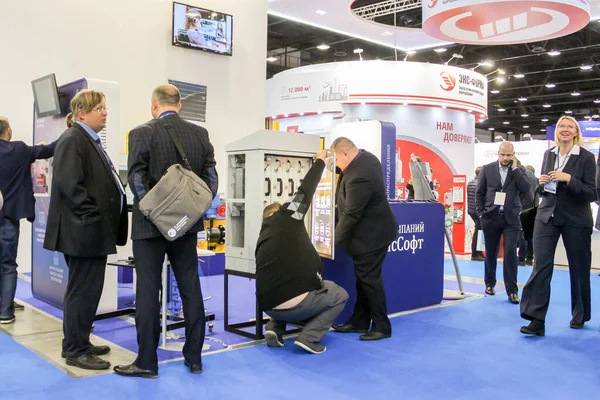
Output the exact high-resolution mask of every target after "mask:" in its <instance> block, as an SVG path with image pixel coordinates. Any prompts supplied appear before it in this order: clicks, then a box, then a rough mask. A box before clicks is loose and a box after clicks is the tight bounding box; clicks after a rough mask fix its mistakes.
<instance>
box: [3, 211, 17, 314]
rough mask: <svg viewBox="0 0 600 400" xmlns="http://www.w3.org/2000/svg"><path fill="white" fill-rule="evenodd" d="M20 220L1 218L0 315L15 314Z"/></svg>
mask: <svg viewBox="0 0 600 400" xmlns="http://www.w3.org/2000/svg"><path fill="white" fill-rule="evenodd" d="M18 246H19V222H18V221H17V222H15V221H11V220H9V219H6V218H0V317H4V318H8V317H12V316H14V315H15V308H14V306H13V301H14V299H15V291H16V290H17V247H18Z"/></svg>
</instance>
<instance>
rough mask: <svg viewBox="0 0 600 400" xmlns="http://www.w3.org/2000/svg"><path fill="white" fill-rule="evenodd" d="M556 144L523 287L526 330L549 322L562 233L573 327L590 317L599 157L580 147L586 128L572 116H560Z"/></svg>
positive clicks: (541, 190)
mask: <svg viewBox="0 0 600 400" xmlns="http://www.w3.org/2000/svg"><path fill="white" fill-rule="evenodd" d="M554 135H555V136H554V141H555V142H556V144H557V146H555V147H553V148H551V149H549V150H547V151H546V153H545V154H544V163H543V165H542V174H541V176H540V184H539V186H538V187H537V191H538V194H539V195H540V200H541V202H540V205H539V206H538V211H537V216H536V219H535V227H534V230H533V249H534V254H535V262H534V265H533V272H532V273H531V276H530V277H529V281H528V282H527V284H526V285H525V288H524V289H523V298H522V301H521V317H522V318H524V319H526V320H529V321H531V323H530V324H529V325H528V326H523V327H521V333H524V334H529V335H537V336H544V334H545V325H544V321H545V318H546V313H547V312H548V304H549V302H550V280H551V279H552V272H553V269H554V253H555V252H556V246H557V244H558V239H559V237H560V236H562V239H563V242H564V245H565V250H566V252H567V259H568V260H569V276H570V278H571V314H572V317H573V318H572V319H571V323H570V327H571V328H573V329H581V328H583V324H584V323H585V322H586V321H589V320H590V318H591V311H590V309H591V294H590V269H591V264H592V249H591V246H592V244H591V241H592V229H593V220H592V211H591V208H590V203H591V202H593V201H595V200H596V183H595V177H596V161H595V159H594V155H593V154H592V153H590V152H589V151H587V150H586V149H584V148H583V147H581V145H582V144H583V138H582V135H581V128H580V127H579V124H578V123H577V121H576V120H575V119H574V118H572V117H561V118H560V119H559V120H558V123H557V124H556V131H555V134H554Z"/></svg>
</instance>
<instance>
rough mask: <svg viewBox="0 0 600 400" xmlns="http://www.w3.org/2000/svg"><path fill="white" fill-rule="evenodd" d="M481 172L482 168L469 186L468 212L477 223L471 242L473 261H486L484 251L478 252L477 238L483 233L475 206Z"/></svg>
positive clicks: (478, 168) (477, 171) (477, 170)
mask: <svg viewBox="0 0 600 400" xmlns="http://www.w3.org/2000/svg"><path fill="white" fill-rule="evenodd" d="M480 172H481V167H477V169H475V178H473V180H472V181H470V182H469V183H468V184H467V212H468V213H469V216H470V217H471V219H472V220H473V222H474V223H475V230H474V231H473V239H472V240H471V260H472V261H485V258H484V256H483V252H482V251H478V250H477V237H478V235H479V232H480V231H481V221H479V217H478V216H477V207H476V206H475V197H476V196H475V192H476V191H477V177H478V176H479V173H480Z"/></svg>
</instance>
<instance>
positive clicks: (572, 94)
mask: <svg viewBox="0 0 600 400" xmlns="http://www.w3.org/2000/svg"><path fill="white" fill-rule="evenodd" d="M571 96H581V93H579V92H573V93H571Z"/></svg>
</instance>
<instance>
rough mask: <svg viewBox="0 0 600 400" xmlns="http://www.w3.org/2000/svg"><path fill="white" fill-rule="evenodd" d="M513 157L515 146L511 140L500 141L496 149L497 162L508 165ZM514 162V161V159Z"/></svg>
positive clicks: (504, 165)
mask: <svg viewBox="0 0 600 400" xmlns="http://www.w3.org/2000/svg"><path fill="white" fill-rule="evenodd" d="M514 157H515V147H514V146H513V144H512V143H511V142H502V143H501V144H500V148H499V149H498V162H499V163H500V165H502V166H503V167H508V166H509V165H510V164H511V163H512V161H515V160H514ZM515 163H516V161H515Z"/></svg>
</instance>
